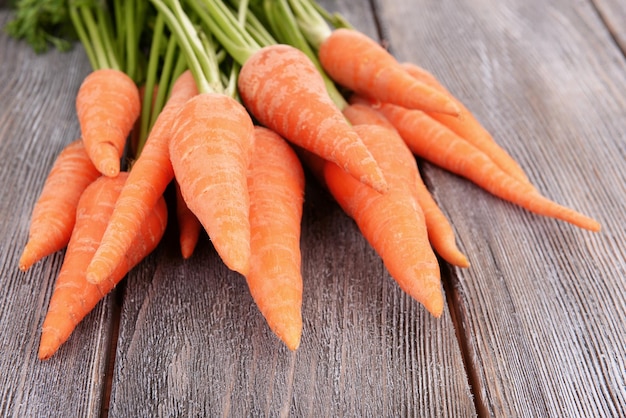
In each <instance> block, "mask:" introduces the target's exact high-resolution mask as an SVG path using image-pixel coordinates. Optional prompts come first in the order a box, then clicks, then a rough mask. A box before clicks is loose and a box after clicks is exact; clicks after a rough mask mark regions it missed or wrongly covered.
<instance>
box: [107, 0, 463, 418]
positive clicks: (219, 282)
mask: <svg viewBox="0 0 626 418" xmlns="http://www.w3.org/2000/svg"><path fill="white" fill-rule="evenodd" d="M323 3H324V4H325V5H326V6H327V7H328V8H329V9H331V10H339V11H342V12H344V13H345V14H346V16H347V17H348V18H349V19H350V20H351V21H353V22H355V23H357V24H358V25H359V26H360V27H362V28H363V29H364V30H366V31H368V33H370V34H372V35H373V36H375V30H374V24H373V19H372V16H371V14H369V13H370V12H369V8H368V2H367V1H361V2H360V3H358V4H357V3H356V2H350V5H349V6H347V3H346V2H329V1H325V2H323ZM168 234H169V235H168V238H167V242H170V243H172V242H175V240H176V238H175V236H172V234H175V230H170V231H168ZM302 251H303V265H302V270H303V275H304V280H305V282H304V306H303V316H304V335H303V340H302V344H301V346H300V348H299V349H298V350H297V351H296V352H295V353H292V352H289V351H288V350H286V349H285V348H284V347H283V345H282V344H281V343H280V342H279V341H278V340H277V339H276V338H275V337H274V336H273V335H272V334H271V332H270V331H269V329H268V327H267V325H266V324H265V322H264V319H263V318H262V316H261V315H260V313H259V312H258V310H257V308H256V306H255V305H254V302H253V300H252V298H251V297H250V295H249V292H248V290H247V287H246V284H245V282H244V280H243V278H242V277H240V276H238V275H237V274H235V273H233V272H231V271H229V270H228V269H227V268H226V267H225V266H224V265H223V264H222V263H221V261H220V260H219V259H218V257H217V255H216V254H215V252H214V251H213V249H212V247H211V246H210V243H209V242H208V240H207V239H206V238H205V239H204V240H203V241H201V243H200V246H199V248H198V249H197V253H196V254H195V255H194V257H192V258H191V259H190V260H188V261H182V260H181V257H180V255H179V253H178V250H177V248H176V245H175V244H167V245H164V246H162V247H160V248H159V250H158V251H157V254H156V257H154V258H153V259H151V261H150V262H146V263H142V265H141V267H140V268H139V269H137V270H136V271H135V272H133V273H132V274H131V275H130V276H129V278H128V281H127V288H126V293H125V297H124V304H123V309H122V313H121V321H120V334H119V335H120V338H119V344H118V350H117V355H116V364H115V375H114V382H113V387H112V393H111V410H110V411H111V415H112V416H137V415H138V414H142V415H161V416H180V415H186V416H197V415H205V416H218V415H228V416H260V415H265V416H278V415H280V416H287V415H293V416H342V415H350V416H391V415H400V416H406V415H413V416H438V417H440V416H454V417H461V416H474V415H475V410H474V404H473V400H472V398H471V394H470V392H469V388H468V383H467V376H466V374H465V371H464V366H463V363H462V356H461V353H460V350H459V346H458V344H457V341H456V337H455V330H454V327H453V325H452V322H451V319H450V316H449V314H448V312H446V313H445V314H444V316H443V317H442V318H441V319H439V320H437V319H434V318H431V317H430V316H429V315H428V313H427V312H426V311H425V310H424V309H423V308H421V307H420V306H419V305H418V304H417V303H416V302H414V301H413V300H411V299H409V298H408V297H406V296H405V295H404V294H403V293H402V292H401V291H400V290H399V288H398V286H397V285H396V284H395V283H394V282H393V281H392V280H391V278H390V277H389V276H388V274H387V273H386V271H385V270H384V268H383V265H382V263H381V260H380V259H379V258H378V256H377V255H376V254H375V253H374V252H373V251H372V250H371V249H370V248H369V246H368V244H367V243H366V242H365V241H364V240H363V238H362V237H361V236H360V234H359V232H358V230H357V228H356V227H355V225H354V223H353V222H352V221H350V220H349V219H348V218H347V217H346V216H345V215H344V214H343V213H342V212H341V211H340V210H339V208H338V207H337V205H336V204H334V203H333V202H332V201H331V200H330V199H329V197H328V195H327V194H326V193H325V192H323V191H322V190H320V188H319V187H318V186H317V185H316V184H314V183H313V182H310V183H309V186H308V189H307V198H306V207H305V215H304V220H303V231H302Z"/></svg>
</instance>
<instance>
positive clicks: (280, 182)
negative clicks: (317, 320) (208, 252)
mask: <svg viewBox="0 0 626 418" xmlns="http://www.w3.org/2000/svg"><path fill="white" fill-rule="evenodd" d="M248 188H249V191H250V229H251V237H250V248H251V259H250V272H249V274H248V275H247V276H246V281H247V283H248V287H249V288H250V293H251V294H252V297H253V298H254V301H255V302H256V304H257V306H258V308H259V310H260V311H261V313H262V314H263V316H264V317H265V319H266V321H267V323H268V325H269V327H270V328H271V329H272V331H273V332H274V333H275V334H276V335H277V336H278V337H279V338H280V339H281V340H282V341H283V342H284V343H285V345H286V346H287V347H288V348H289V349H290V350H295V349H297V348H298V346H299V345H300V337H301V334H302V314H301V306H302V276H301V272H300V261H301V256H300V224H301V220H302V203H303V200H304V172H303V170H302V166H301V164H300V161H299V160H298V157H297V155H296V154H295V152H294V151H293V149H291V147H290V146H289V145H288V144H287V142H285V141H284V140H283V139H282V138H281V137H280V136H278V134H276V133H275V132H273V131H271V130H269V129H266V128H262V127H259V126H257V127H256V128H255V140H254V153H253V158H252V159H251V161H250V168H249V171H248Z"/></svg>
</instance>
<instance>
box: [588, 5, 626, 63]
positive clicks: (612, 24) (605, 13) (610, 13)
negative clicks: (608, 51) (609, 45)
mask: <svg viewBox="0 0 626 418" xmlns="http://www.w3.org/2000/svg"><path fill="white" fill-rule="evenodd" d="M592 3H593V4H594V6H595V7H596V9H597V10H598V13H599V14H600V17H601V18H602V20H603V21H604V24H605V25H606V27H607V29H608V30H609V32H610V33H611V36H613V38H614V39H615V42H617V44H618V45H619V47H620V48H621V50H622V52H623V53H624V54H626V3H624V2H623V1H619V0H593V1H592Z"/></svg>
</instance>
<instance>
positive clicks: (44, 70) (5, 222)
mask: <svg viewBox="0 0 626 418" xmlns="http://www.w3.org/2000/svg"><path fill="white" fill-rule="evenodd" d="M8 17H9V14H8V13H7V11H6V10H0V26H2V27H3V26H4V23H5V22H6V21H8ZM88 71H89V64H88V63H87V61H86V60H85V58H84V53H83V51H82V50H80V49H76V50H74V51H72V52H69V53H64V54H61V53H58V52H50V53H48V54H46V55H39V56H37V55H35V54H34V53H33V52H31V50H30V49H29V48H28V47H27V46H26V45H24V44H22V43H19V42H15V41H14V40H10V39H8V38H7V36H6V35H5V34H4V32H3V33H2V34H0V77H1V79H2V81H1V82H0V97H1V98H2V100H0V161H1V163H0V190H2V191H3V197H2V199H0V237H2V238H1V239H0V289H1V290H0V335H2V338H1V339H0V388H1V389H0V415H2V416H20V417H25V416H99V414H100V409H101V404H102V395H103V393H104V390H103V389H104V383H105V380H104V375H105V369H106V360H107V358H108V346H109V338H110V331H109V329H110V324H111V314H112V306H111V298H106V300H105V301H104V302H103V303H101V304H100V305H99V306H98V307H97V308H96V309H95V310H94V311H93V312H92V313H91V314H90V315H89V317H88V318H87V320H86V321H85V322H84V323H83V324H81V325H79V327H78V328H77V330H76V332H75V336H74V337H72V338H71V339H70V341H68V342H67V344H66V345H65V346H63V347H62V349H61V350H60V351H59V353H58V354H57V355H56V356H55V357H53V358H52V359H50V360H48V361H46V362H41V361H39V359H38V358H37V351H38V345H39V336H40V327H41V323H42V321H43V317H44V315H45V312H46V309H47V305H48V300H49V297H50V293H51V291H52V286H53V284H54V278H55V277H56V274H57V272H58V271H59V269H60V266H61V262H62V258H63V253H62V252H59V253H57V254H54V255H51V256H49V257H47V258H46V259H44V260H42V261H41V262H39V263H37V264H36V265H35V266H33V267H32V268H31V269H30V270H29V271H28V272H26V273H22V272H20V271H19V270H18V267H17V262H18V259H19V256H20V253H21V251H22V248H23V246H24V245H25V244H26V239H27V236H28V223H29V217H30V212H31V210H32V207H33V205H34V202H35V200H36V198H37V197H38V195H39V192H40V190H41V188H42V186H43V182H44V180H45V178H46V176H47V173H48V171H49V170H50V168H51V167H52V164H53V162H54V159H55V158H56V156H57V154H58V153H59V152H60V151H61V149H62V148H63V147H64V146H65V145H66V144H67V143H69V142H71V141H73V140H74V139H76V138H77V137H78V123H77V120H76V116H75V110H74V98H75V94H76V91H77V88H78V85H79V83H80V81H81V80H82V78H83V77H84V76H85V75H86V74H87V73H88Z"/></svg>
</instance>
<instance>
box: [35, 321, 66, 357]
mask: <svg viewBox="0 0 626 418" xmlns="http://www.w3.org/2000/svg"><path fill="white" fill-rule="evenodd" d="M60 345H61V343H60V342H59V338H58V337H57V336H56V335H54V334H52V333H50V332H47V331H46V328H44V329H43V330H42V332H41V341H40V343H39V353H38V357H39V360H47V359H49V358H50V357H52V356H53V355H54V353H56V352H57V350H58V349H59V347H60Z"/></svg>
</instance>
